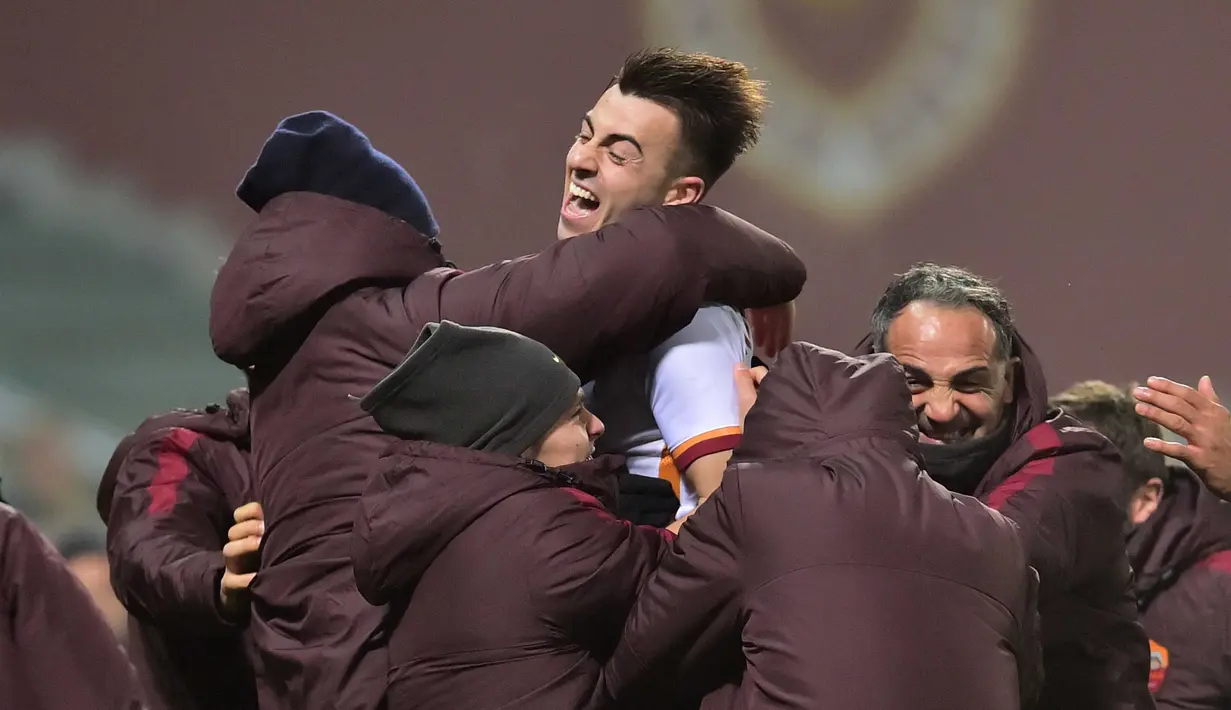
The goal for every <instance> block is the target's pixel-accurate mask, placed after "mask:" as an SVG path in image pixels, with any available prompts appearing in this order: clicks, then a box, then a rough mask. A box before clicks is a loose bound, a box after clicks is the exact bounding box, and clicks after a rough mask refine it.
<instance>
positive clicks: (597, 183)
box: [556, 85, 703, 239]
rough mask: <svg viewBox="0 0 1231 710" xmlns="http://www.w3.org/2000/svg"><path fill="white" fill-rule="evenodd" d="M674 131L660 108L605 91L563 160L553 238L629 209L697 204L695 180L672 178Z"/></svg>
mask: <svg viewBox="0 0 1231 710" xmlns="http://www.w3.org/2000/svg"><path fill="white" fill-rule="evenodd" d="M680 131H681V129H680V119H679V117H678V116H677V115H676V114H675V112H673V111H672V110H671V109H669V108H667V107H666V106H663V105H661V104H658V103H655V102H653V101H650V100H648V99H643V98H641V97H638V96H629V95H625V94H623V93H621V92H620V87H619V86H618V85H613V86H612V87H611V88H609V89H607V91H605V92H604V93H603V95H602V96H601V97H600V98H599V100H598V103H596V104H595V105H594V108H592V109H590V111H589V112H588V113H586V115H585V117H584V118H583V119H582V122H581V132H580V133H578V134H577V137H576V139H575V140H574V141H573V146H572V148H570V149H569V152H568V156H567V158H566V159H565V175H564V195H563V198H562V203H561V207H560V223H559V226H558V228H557V234H556V236H557V237H558V238H559V239H568V238H569V237H575V236H577V235H579V234H585V233H587V232H592V231H594V230H596V229H598V228H600V227H602V226H603V225H606V224H610V223H611V222H613V221H615V220H616V219H618V218H619V216H620V215H621V214H622V213H623V212H624V211H626V210H629V209H632V208H634V207H646V206H649V205H660V204H672V203H678V202H692V201H695V200H696V199H699V198H700V193H701V189H702V185H703V183H701V181H700V179H699V178H682V179H681V178H678V177H677V176H675V175H673V174H672V173H673V172H674V169H675V168H676V167H677V166H678V160H677V158H678V154H679V148H680V140H681V132H680ZM681 186H683V188H684V189H681Z"/></svg>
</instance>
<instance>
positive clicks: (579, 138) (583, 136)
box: [573, 133, 590, 143]
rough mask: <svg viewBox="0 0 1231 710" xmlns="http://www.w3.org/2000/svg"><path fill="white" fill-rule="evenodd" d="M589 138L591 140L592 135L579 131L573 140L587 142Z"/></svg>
mask: <svg viewBox="0 0 1231 710" xmlns="http://www.w3.org/2000/svg"><path fill="white" fill-rule="evenodd" d="M589 140H590V136H587V135H586V134H585V133H578V134H577V135H575V136H573V142H575V143H585V142H587V141H589Z"/></svg>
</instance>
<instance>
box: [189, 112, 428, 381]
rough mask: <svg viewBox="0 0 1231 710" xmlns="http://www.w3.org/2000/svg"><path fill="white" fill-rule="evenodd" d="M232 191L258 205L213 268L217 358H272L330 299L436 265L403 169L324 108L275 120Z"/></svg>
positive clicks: (424, 210) (423, 216)
mask: <svg viewBox="0 0 1231 710" xmlns="http://www.w3.org/2000/svg"><path fill="white" fill-rule="evenodd" d="M236 194H237V195H238V196H239V198H240V199H241V200H243V201H244V203H245V204H247V205H248V206H249V207H251V208H252V209H253V210H255V211H256V212H257V213H258V216H257V219H256V221H255V222H254V223H253V224H252V225H250V226H249V227H248V229H247V230H246V231H245V233H244V234H243V235H242V236H241V237H240V238H239V240H238V241H237V242H236V244H235V246H234V248H233V249H232V251H231V254H230V256H229V257H228V258H227V261H226V263H225V264H224V265H223V266H222V268H221V269H220V270H219V273H218V278H217V280H216V281H215V283H214V289H213V292H212V294H211V297H210V338H211V340H212V341H213V344H214V352H215V353H217V355H218V356H219V357H220V358H221V359H222V360H224V361H226V362H229V363H231V364H232V365H235V366H236V367H239V368H242V369H247V368H249V367H253V366H256V365H258V364H269V363H277V362H278V361H279V359H280V358H282V357H285V356H286V353H285V352H284V351H285V350H287V349H288V348H289V349H291V350H293V349H294V347H295V343H296V341H297V339H298V338H299V337H301V336H302V334H303V332H304V331H305V330H306V329H307V328H310V327H311V325H312V324H313V323H314V322H315V319H316V318H319V317H320V315H321V314H322V313H323V312H324V311H325V310H326V309H327V308H328V306H329V304H330V303H332V302H333V300H334V299H337V298H340V297H343V296H345V295H346V294H347V293H349V292H351V291H353V290H354V289H357V288H360V287H362V286H364V285H370V284H386V285H396V284H401V285H403V286H404V285H405V284H407V283H409V282H410V281H412V280H413V279H414V278H415V277H417V276H419V275H420V274H422V273H424V272H425V271H428V270H430V269H434V268H437V267H440V266H444V265H445V261H444V259H443V258H442V257H441V255H440V244H439V242H438V241H437V240H436V235H437V233H438V231H439V227H438V225H437V223H436V219H435V217H434V216H433V215H432V210H431V207H430V206H429V205H428V201H427V198H426V197H425V196H424V194H423V191H422V190H420V189H419V186H418V185H417V184H416V183H415V181H414V180H413V179H411V177H410V175H409V174H408V173H407V172H406V171H405V170H404V169H403V168H402V167H401V166H399V165H398V164H397V163H395V162H393V161H392V160H390V159H389V157H388V156H386V155H385V154H383V153H381V152H380V151H378V150H376V149H375V148H374V147H373V146H372V143H371V142H370V141H369V140H368V138H367V137H366V136H365V135H364V134H363V133H361V132H360V131H359V129H357V128H355V127H354V126H352V125H351V124H349V123H347V122H346V121H343V120H342V119H341V118H338V117H337V116H334V115H333V114H330V113H327V112H324V111H311V112H308V113H302V114H298V115H295V116H291V117H290V118H287V119H284V120H283V121H282V122H281V123H279V124H278V127H277V129H276V130H275V131H274V133H273V135H271V136H270V137H269V139H268V140H267V141H266V142H265V145H264V147H263V148H262V149H261V154H260V155H259V156H258V157H257V160H256V162H255V163H254V164H253V165H252V167H250V168H249V169H248V172H247V174H246V175H244V178H243V180H242V181H241V182H240V184H239V187H238V189H237V190H236Z"/></svg>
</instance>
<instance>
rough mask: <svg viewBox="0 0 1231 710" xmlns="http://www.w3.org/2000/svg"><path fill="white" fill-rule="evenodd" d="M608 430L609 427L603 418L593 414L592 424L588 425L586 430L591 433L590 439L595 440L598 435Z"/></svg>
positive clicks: (591, 417) (591, 416)
mask: <svg viewBox="0 0 1231 710" xmlns="http://www.w3.org/2000/svg"><path fill="white" fill-rule="evenodd" d="M606 430H607V427H606V426H605V425H604V424H603V420H602V419H599V418H598V417H597V416H595V415H593V414H591V415H590V425H589V426H588V427H586V431H587V432H588V433H589V434H590V441H594V440H595V439H597V438H598V437H600V436H602V435H603V432H604V431H606Z"/></svg>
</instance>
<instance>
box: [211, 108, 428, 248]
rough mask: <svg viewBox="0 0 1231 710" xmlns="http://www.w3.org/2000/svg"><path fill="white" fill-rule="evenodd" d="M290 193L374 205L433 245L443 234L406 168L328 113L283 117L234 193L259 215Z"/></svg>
mask: <svg viewBox="0 0 1231 710" xmlns="http://www.w3.org/2000/svg"><path fill="white" fill-rule="evenodd" d="M287 192H316V193H319V194H322V195H330V196H332V197H337V198H339V199H343V200H348V201H350V202H356V203H359V204H361V205H367V206H368V207H374V208H376V209H378V210H380V211H381V212H384V213H385V214H388V215H391V216H393V217H397V218H398V219H400V220H402V221H403V222H406V223H407V224H409V225H410V226H412V227H414V228H415V229H417V230H418V231H419V232H420V233H422V234H423V235H424V236H427V237H428V238H429V239H431V240H432V241H433V242H434V241H435V239H436V235H437V233H439V231H440V228H439V227H438V226H437V224H436V218H435V217H433V216H432V209H431V207H429V206H428V204H427V197H425V196H424V195H423V191H422V190H420V189H419V186H418V185H416V184H415V181H414V180H413V179H411V177H410V175H409V174H408V173H407V172H406V171H405V170H403V169H402V166H400V165H398V164H397V163H395V162H393V160H391V159H390V158H389V156H387V155H385V154H384V153H381V152H380V151H379V150H376V148H374V147H372V142H371V141H369V140H368V137H367V136H365V135H363V133H361V132H360V131H359V129H358V128H355V127H354V126H352V125H351V124H349V123H347V122H346V121H343V120H342V119H341V118H338V117H337V116H335V115H333V114H331V113H329V112H327V111H309V112H307V113H301V114H296V115H294V116H291V117H290V118H285V119H283V120H282V122H281V123H279V124H278V128H277V129H275V130H274V133H273V135H271V136H270V137H269V139H268V140H266V141H265V147H263V148H261V154H260V155H259V156H258V157H257V159H256V162H255V163H253V164H252V167H250V168H248V172H247V173H246V174H245V175H244V179H243V181H241V182H240V183H239V187H238V188H237V189H236V190H235V194H236V195H238V196H239V199H241V200H243V201H244V202H245V203H246V204H247V205H248V206H249V207H251V208H252V209H253V210H254V211H256V212H260V211H261V209H262V208H264V207H265V205H266V203H268V202H269V201H270V200H272V199H274V198H275V197H277V196H279V195H282V194H284V193H287Z"/></svg>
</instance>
